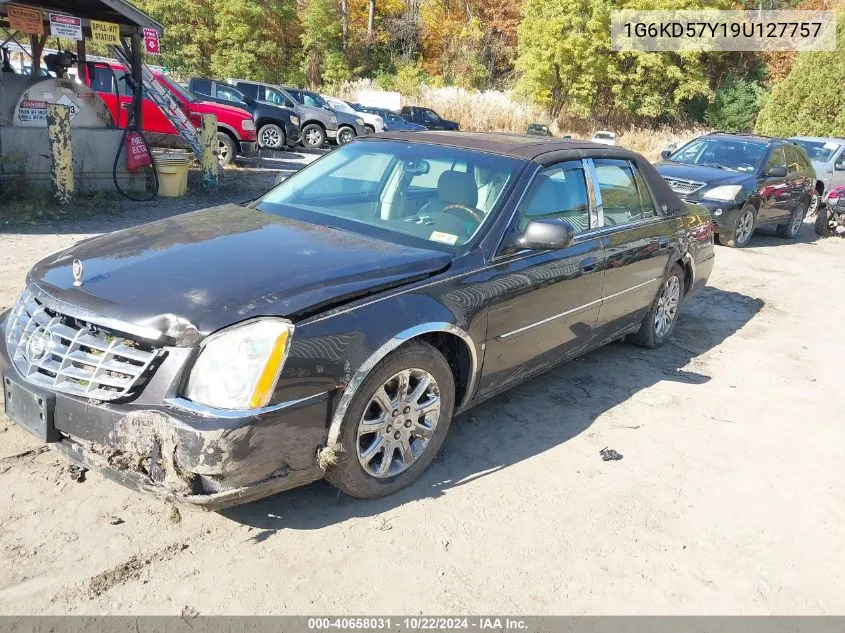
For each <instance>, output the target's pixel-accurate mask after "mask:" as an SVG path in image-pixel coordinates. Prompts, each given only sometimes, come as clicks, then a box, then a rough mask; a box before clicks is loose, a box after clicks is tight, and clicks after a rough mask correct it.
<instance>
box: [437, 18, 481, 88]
mask: <svg viewBox="0 0 845 633" xmlns="http://www.w3.org/2000/svg"><path fill="white" fill-rule="evenodd" d="M483 40H484V29H483V28H482V25H481V23H480V22H479V21H478V19H477V18H474V19H472V20H470V21H469V23H468V24H466V25H465V26H463V27H461V28H460V29H459V30H458V31H456V32H454V33H452V34H450V35H449V36H448V37H447V38H446V41H445V42H444V47H443V52H442V54H441V57H440V69H441V70H440V77H442V78H443V81H444V82H445V83H446V84H450V85H455V86H460V87H461V88H470V89H471V88H484V87H485V86H486V85H487V84H488V82H489V79H490V71H489V70H488V68H487V66H485V65H484V62H483V61H482V59H481V51H482V44H483Z"/></svg>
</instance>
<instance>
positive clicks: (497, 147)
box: [361, 131, 632, 160]
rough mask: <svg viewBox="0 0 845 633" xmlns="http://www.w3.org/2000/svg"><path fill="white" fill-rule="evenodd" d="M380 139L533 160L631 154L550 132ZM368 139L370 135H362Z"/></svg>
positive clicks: (396, 135) (429, 133) (385, 135)
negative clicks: (567, 154)
mask: <svg viewBox="0 0 845 633" xmlns="http://www.w3.org/2000/svg"><path fill="white" fill-rule="evenodd" d="M372 138H373V139H375V140H378V139H391V140H397V141H407V142H411V143H430V144H433V145H443V146H444V147H455V148H458V149H470V150H473V149H474V150H480V151H484V152H492V153H495V154H502V155H504V156H512V157H514V158H523V159H527V160H533V159H535V158H537V157H538V156H541V155H543V154H548V153H550V152H558V151H565V150H596V151H598V152H601V153H602V154H607V152H608V151H609V150H610V151H612V152H614V153H616V154H619V155H631V154H632V152H628V151H627V150H625V149H622V148H615V149H611V148H610V147H608V146H607V145H602V144H601V143H592V142H590V141H582V140H578V139H561V138H554V137H548V136H532V135H530V134H510V133H503V132H446V131H443V132H441V131H426V132H402V131H396V132H383V133H381V134H379V135H378V136H377V137H372ZM361 140H364V141H366V140H367V139H366V138H365V139H361Z"/></svg>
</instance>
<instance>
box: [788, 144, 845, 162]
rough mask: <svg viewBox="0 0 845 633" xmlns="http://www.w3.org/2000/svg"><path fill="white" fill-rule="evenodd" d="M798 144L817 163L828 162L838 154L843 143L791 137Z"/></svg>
mask: <svg viewBox="0 0 845 633" xmlns="http://www.w3.org/2000/svg"><path fill="white" fill-rule="evenodd" d="M789 140H791V141H792V142H793V143H795V144H796V145H800V146H801V147H803V148H804V150H805V151H806V152H807V156H809V157H810V160H812V161H815V162H817V163H826V162H827V161H829V160H830V159H831V158H833V157H834V156H835V155H836V152H838V151H839V148H840V147H841V145H840V144H839V143H834V142H832V141H804V140H801V139H797V138H793V139H789Z"/></svg>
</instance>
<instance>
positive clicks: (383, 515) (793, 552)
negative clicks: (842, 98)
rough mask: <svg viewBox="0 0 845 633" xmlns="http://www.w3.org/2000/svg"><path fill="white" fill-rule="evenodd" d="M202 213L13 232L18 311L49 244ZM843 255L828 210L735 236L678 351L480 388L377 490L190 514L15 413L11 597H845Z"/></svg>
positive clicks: (814, 601) (819, 606) (3, 531)
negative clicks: (487, 391)
mask: <svg viewBox="0 0 845 633" xmlns="http://www.w3.org/2000/svg"><path fill="white" fill-rule="evenodd" d="M225 198H226V194H223V193H221V195H220V199H221V200H222V199H225ZM180 205H181V206H180ZM190 208H192V207H191V206H190V204H186V203H167V204H159V205H158V206H153V207H141V206H134V207H127V208H125V209H123V210H122V211H121V212H120V213H117V214H114V215H111V216H110V217H109V219H108V220H107V222H105V223H103V222H98V221H96V220H95V219H90V220H86V221H84V222H77V223H67V222H66V223H53V224H49V225H32V226H26V227H23V228H17V229H9V228H7V229H6V230H3V229H2V227H0V306H2V307H7V306H10V305H11V304H12V303H13V302H14V300H15V298H16V295H17V293H18V292H19V291H20V289H21V288H22V286H23V283H24V275H25V273H26V271H27V269H28V268H29V267H30V266H31V265H32V264H33V263H34V262H35V261H36V260H38V259H39V258H41V257H42V256H44V255H46V254H47V253H49V252H51V251H54V250H56V249H59V248H62V247H65V246H68V245H70V244H72V243H74V242H75V241H77V240H79V239H81V238H83V237H86V236H88V235H90V234H93V233H96V232H100V231H103V230H105V231H111V230H115V229H117V228H121V227H123V226H128V225H131V224H135V223H138V222H143V221H147V220H150V219H153V218H155V217H161V216H163V215H167V214H171V213H174V212H179V211H183V210H188V209H190ZM843 269H845V241H843V240H839V239H835V238H833V239H827V240H816V239H815V236H814V235H813V231H812V227H811V226H810V225H809V224H808V225H806V226H804V228H803V230H802V233H801V237H800V239H799V241H798V242H797V243H794V242H786V241H783V240H780V239H777V238H775V237H774V236H773V235H772V234H771V232H766V233H763V234H760V233H758V234H757V235H756V236H755V237H754V238H753V240H752V243H751V246H750V247H749V248H746V249H744V250H731V249H727V248H718V250H717V262H716V269H715V272H714V274H713V277H712V278H711V282H710V285H709V287H708V288H706V289H705V290H704V291H703V293H702V294H701V295H700V296H699V297H698V298H696V299H695V300H694V301H691V302H689V303H688V304H686V305H685V306H684V308H683V312H682V316H681V321H680V323H679V325H678V328H677V330H676V333H675V335H674V338H673V340H672V342H671V344H669V345H667V346H665V347H664V348H662V349H660V350H656V351H647V350H642V349H639V348H635V347H630V346H627V345H623V344H614V345H610V346H608V347H606V348H604V349H602V350H599V351H596V352H594V353H591V354H589V355H587V356H585V357H583V358H581V359H578V360H576V361H574V362H571V363H569V364H567V365H565V366H562V367H559V368H557V369H555V370H553V371H551V372H550V373H548V374H546V375H545V376H543V377H541V378H538V379H536V380H533V381H532V382H530V383H529V384H525V385H522V386H520V387H517V388H515V389H513V390H512V391H510V392H509V393H507V394H505V395H502V396H499V397H497V398H495V399H493V400H491V401H488V402H486V403H484V404H483V405H481V406H479V407H477V408H476V409H474V410H472V411H470V412H469V413H467V414H465V415H463V416H461V417H460V418H458V419H457V420H456V423H455V424H454V425H453V427H452V430H451V432H450V433H451V434H450V437H448V438H447V440H446V444H445V446H444V449H443V452H442V454H441V456H440V458H439V459H438V460H437V461H435V463H434V464H433V465H432V467H431V468H430V469H429V470H428V471H427V472H426V473H425V474H424V475H423V477H422V478H421V479H420V480H419V481H418V482H417V483H416V484H415V485H414V486H412V487H411V488H410V489H407V490H405V491H402V492H400V493H398V494H396V495H393V496H391V497H388V498H384V499H380V500H374V501H357V500H353V499H350V498H347V497H344V496H341V495H339V494H338V493H337V492H336V491H335V490H334V489H332V488H331V487H330V486H329V485H328V484H326V483H324V482H318V483H315V484H312V485H310V486H307V487H304V488H300V489H298V490H294V491H291V492H287V493H283V494H280V495H277V496H275V497H272V498H270V499H267V500H265V501H262V502H259V503H254V504H251V505H248V506H245V507H241V508H236V509H233V510H229V511H226V512H223V513H219V514H214V513H205V512H202V511H191V510H185V509H182V510H181V513H180V512H179V511H177V510H174V509H173V508H172V507H170V506H167V505H164V504H161V503H159V502H157V501H154V500H151V499H149V498H147V497H144V496H141V495H139V494H137V493H134V492H132V491H129V490H127V489H124V488H122V487H121V486H119V485H117V484H114V483H111V482H109V481H107V480H105V479H104V478H103V477H101V476H100V475H99V474H97V473H96V472H88V473H86V474H85V477H84V480H83V481H79V479H80V477H79V474H78V473H77V472H75V471H74V470H72V469H70V468H69V465H68V463H67V462H66V461H65V460H64V459H63V458H61V457H59V456H58V455H56V454H55V453H53V452H50V451H46V452H45V451H42V450H41V447H40V446H39V444H38V443H37V442H36V441H35V440H33V439H31V438H30V436H28V435H27V434H26V433H25V432H24V431H22V430H21V429H19V428H17V427H15V426H14V425H13V424H12V423H11V422H9V421H8V419H7V418H5V416H4V415H2V414H0V525H2V527H1V528H0V612H2V613H4V614H11V613H28V614H40V613H53V614H58V613H75V614H80V613H85V614H95V613H98V614H100V613H101V614H106V613H129V614H151V613H156V614H179V613H183V611H184V612H188V613H194V612H198V613H200V614H203V615H205V614H218V613H231V614H253V613H260V614H265V613H275V614H282V613H285V614H306V613H308V614H319V613H332V614H367V613H382V614H395V615H398V614H437V613H440V614H442V613H490V612H496V613H512V614H557V613H577V614H585V613H590V614H644V613H672V614H731V613H741V614H771V613H776V614H793V613H794V614H817V613H818V614H820V613H839V614H841V613H845V592H843V591H842V588H843V587H845V547H843V544H844V543H845V468H843V464H845V424H843V422H845V405H843V398H842V397H841V393H839V392H837V390H836V387H837V386H840V387H841V385H842V370H843V362H842V359H843V357H845V338H843V337H842V335H841V328H842V325H841V321H842V315H843V314H845V292H843V290H845V284H843V276H842V274H843ZM604 447H610V448H613V449H615V450H617V451H618V452H620V453H621V454H622V455H623V456H624V458H623V459H622V460H621V461H615V462H603V461H602V460H601V458H600V457H599V451H600V450H601V449H603V448H604Z"/></svg>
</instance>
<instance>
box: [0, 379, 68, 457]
mask: <svg viewBox="0 0 845 633" xmlns="http://www.w3.org/2000/svg"><path fill="white" fill-rule="evenodd" d="M3 403H4V404H5V406H6V415H7V416H8V417H9V419H11V420H14V421H15V422H16V423H17V424H18V425H19V426H21V427H23V428H24V429H26V430H27V431H29V432H30V433H32V434H33V435H34V436H35V437H37V438H38V439H39V440H41V441H42V442H58V441H59V432H58V431H57V430H56V426H55V424H54V421H53V416H54V412H55V410H56V397H55V396H54V395H52V394H48V393H39V392H37V391H35V390H33V389H30V388H29V387H28V386H26V385H23V384H21V383H20V382H18V380H16V379H15V378H14V377H12V376H10V375H9V374H3Z"/></svg>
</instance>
